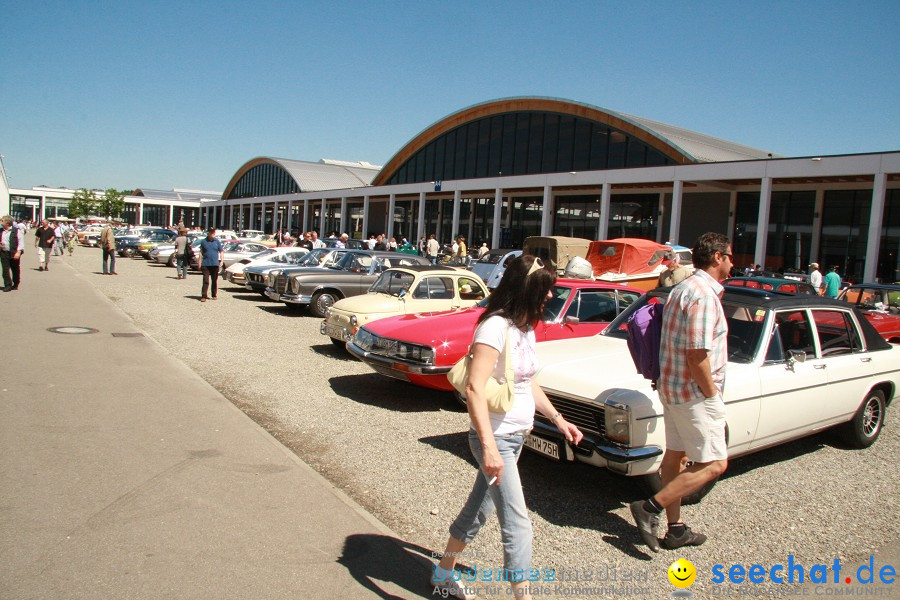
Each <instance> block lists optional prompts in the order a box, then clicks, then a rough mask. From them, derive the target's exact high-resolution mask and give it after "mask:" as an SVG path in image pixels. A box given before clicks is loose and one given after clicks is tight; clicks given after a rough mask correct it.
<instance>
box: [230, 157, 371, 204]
mask: <svg viewBox="0 0 900 600" xmlns="http://www.w3.org/2000/svg"><path fill="white" fill-rule="evenodd" d="M380 169H381V167H379V166H377V165H373V164H371V163H367V162H348V161H338V160H327V159H324V158H323V159H322V160H320V161H319V162H307V161H303V160H288V159H286V158H268V157H258V158H254V159H252V160H250V161H248V162H247V163H246V164H244V166H242V167H241V168H240V169H238V170H237V173H235V174H234V177H232V178H231V181H229V182H228V185H227V186H225V192H224V193H223V194H222V198H223V199H225V200H231V199H237V198H257V197H264V196H280V195H283V194H297V193H301V192H321V191H324V190H337V189H352V188H358V187H363V186H367V185H369V184H371V183H372V180H373V179H374V178H375V176H376V175H377V174H378V171H379V170H380Z"/></svg>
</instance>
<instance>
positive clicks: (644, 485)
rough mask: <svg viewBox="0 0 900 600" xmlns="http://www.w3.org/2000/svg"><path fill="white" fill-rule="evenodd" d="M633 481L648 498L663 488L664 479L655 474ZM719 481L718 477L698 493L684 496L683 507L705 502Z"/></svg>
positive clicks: (635, 478)
mask: <svg viewBox="0 0 900 600" xmlns="http://www.w3.org/2000/svg"><path fill="white" fill-rule="evenodd" d="M632 479H634V482H635V483H636V484H637V485H638V487H639V488H640V489H641V492H642V493H643V494H644V495H645V496H646V497H648V498H649V497H650V496H653V495H654V494H656V493H657V492H658V491H659V490H661V489H662V487H663V485H662V478H661V477H660V474H659V473H658V472H657V473H653V474H651V475H641V476H640V477H633V478H632ZM718 481H719V478H718V477H716V478H715V479H713V480H712V481H707V482H706V483H705V484H704V485H703V487H702V488H700V489H699V490H697V491H696V492H693V493H691V494H688V495H687V496H684V497H683V498H682V499H681V504H682V505H687V504H697V503H698V502H700V501H701V500H703V498H704V497H705V496H706V495H707V494H708V493H709V492H710V491H712V489H713V488H714V487H715V486H716V482H718Z"/></svg>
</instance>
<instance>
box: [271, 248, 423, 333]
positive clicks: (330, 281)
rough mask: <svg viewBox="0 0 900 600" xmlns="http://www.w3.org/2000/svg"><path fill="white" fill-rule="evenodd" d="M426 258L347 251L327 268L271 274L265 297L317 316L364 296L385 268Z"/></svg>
mask: <svg viewBox="0 0 900 600" xmlns="http://www.w3.org/2000/svg"><path fill="white" fill-rule="evenodd" d="M428 264H430V262H429V261H428V259H426V258H425V257H423V256H414V255H410V254H403V253H400V252H382V251H374V250H344V253H343V256H341V257H340V259H339V260H338V261H337V262H335V263H333V264H331V265H329V266H328V268H327V269H316V270H306V269H298V270H292V271H284V272H280V273H278V274H274V273H273V274H270V277H269V282H268V283H269V285H268V287H266V295H267V296H268V297H269V298H271V299H272V300H275V301H278V302H284V303H285V304H286V305H287V306H288V307H304V306H308V307H309V310H310V312H312V313H313V314H314V315H315V316H317V317H324V316H325V311H326V310H328V308H329V307H330V306H331V305H333V304H334V303H335V302H337V301H338V300H340V299H341V298H346V297H348V296H358V295H360V294H364V293H365V292H366V291H367V290H368V289H369V286H370V285H372V284H373V283H375V280H376V279H378V276H379V275H380V274H381V272H382V271H384V270H385V269H389V268H390V267H397V266H408V265H428Z"/></svg>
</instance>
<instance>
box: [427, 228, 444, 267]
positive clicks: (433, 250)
mask: <svg viewBox="0 0 900 600" xmlns="http://www.w3.org/2000/svg"><path fill="white" fill-rule="evenodd" d="M440 251H441V245H440V244H439V243H438V241H437V240H436V239H434V234H433V233H432V234H431V235H430V236H428V243H427V244H425V253H426V255H427V256H428V258H429V259H430V260H431V264H433V265H435V264H437V257H438V252H440Z"/></svg>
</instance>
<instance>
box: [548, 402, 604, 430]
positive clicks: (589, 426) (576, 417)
mask: <svg viewBox="0 0 900 600" xmlns="http://www.w3.org/2000/svg"><path fill="white" fill-rule="evenodd" d="M549 398H550V402H552V403H553V406H554V407H555V408H556V410H558V411H559V412H560V414H562V416H563V417H565V419H566V421H568V422H569V423H572V424H573V425H575V426H576V427H578V428H579V429H581V430H582V431H585V432H590V433H594V434H599V435H601V436H604V437H605V436H606V421H605V418H604V410H603V405H602V404H585V403H584V402H578V401H576V400H569V399H568V398H562V397H560V396H549ZM538 418H540V419H541V420H542V421H545V422H547V423H549V422H550V421H549V420H548V419H546V418H544V417H542V416H541V415H540V414H538Z"/></svg>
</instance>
